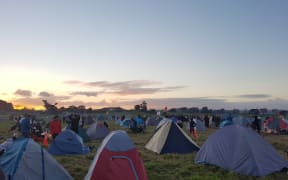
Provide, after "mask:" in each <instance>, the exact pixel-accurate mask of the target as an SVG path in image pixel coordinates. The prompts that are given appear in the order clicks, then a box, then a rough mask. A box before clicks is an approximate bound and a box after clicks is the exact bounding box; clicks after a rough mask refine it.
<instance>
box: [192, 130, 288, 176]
mask: <svg viewBox="0 0 288 180" xmlns="http://www.w3.org/2000/svg"><path fill="white" fill-rule="evenodd" d="M195 163H205V164H212V165H216V166H219V167H222V168H224V169H226V170H229V171H233V172H236V173H239V174H244V175H250V176H265V175H267V174H270V173H273V172H275V171H280V170H282V169H283V168H284V167H288V161H285V160H284V159H283V158H282V157H281V156H280V155H279V154H278V152H277V151H276V150H275V149H274V148H273V146H272V145H271V144H269V143H268V142H266V141H265V140H264V139H263V138H262V137H261V136H260V135H259V134H257V133H256V132H255V131H253V130H252V129H250V128H246V127H243V126H239V125H230V126H225V127H223V128H221V129H219V130H218V131H216V132H215V133H214V134H212V135H210V136H209V137H208V139H207V140H206V141H205V143H204V144H203V145H202V146H201V148H200V150H199V151H198V153H197V155H196V158H195Z"/></svg>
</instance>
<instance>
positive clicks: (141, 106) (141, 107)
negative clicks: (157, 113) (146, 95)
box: [140, 101, 147, 112]
mask: <svg viewBox="0 0 288 180" xmlns="http://www.w3.org/2000/svg"><path fill="white" fill-rule="evenodd" d="M140 110H141V111H143V112H146V111H147V103H146V101H143V102H142V104H140Z"/></svg>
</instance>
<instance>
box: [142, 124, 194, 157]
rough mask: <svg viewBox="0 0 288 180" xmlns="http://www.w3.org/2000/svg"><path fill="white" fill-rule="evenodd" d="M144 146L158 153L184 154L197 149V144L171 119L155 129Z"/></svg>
mask: <svg viewBox="0 0 288 180" xmlns="http://www.w3.org/2000/svg"><path fill="white" fill-rule="evenodd" d="M145 148H146V149H148V150H151V151H154V152H156V153H158V154H166V153H179V154H184V153H191V152H193V151H198V150H199V146H198V145H197V144H196V143H195V142H194V141H193V140H192V139H191V138H190V137H189V136H188V135H187V134H186V133H185V132H184V131H183V130H182V129H181V128H180V127H179V126H178V125H177V124H176V123H174V122H173V121H167V122H165V123H164V124H163V125H162V126H161V127H160V128H159V129H157V130H156V131H155V132H154V134H153V136H152V137H151V138H150V140H149V141H148V143H147V144H146V145H145Z"/></svg>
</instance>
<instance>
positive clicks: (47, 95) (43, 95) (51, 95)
mask: <svg viewBox="0 0 288 180" xmlns="http://www.w3.org/2000/svg"><path fill="white" fill-rule="evenodd" d="M38 96H40V97H45V98H47V97H53V96H54V95H53V94H50V93H48V92H46V91H42V92H40V93H39V94H38Z"/></svg>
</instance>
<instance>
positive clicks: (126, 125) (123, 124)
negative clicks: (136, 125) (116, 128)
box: [120, 119, 132, 128]
mask: <svg viewBox="0 0 288 180" xmlns="http://www.w3.org/2000/svg"><path fill="white" fill-rule="evenodd" d="M131 123H132V120H131V119H124V120H123V121H122V122H121V123H120V126H121V127H124V128H129V127H130V124H131Z"/></svg>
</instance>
